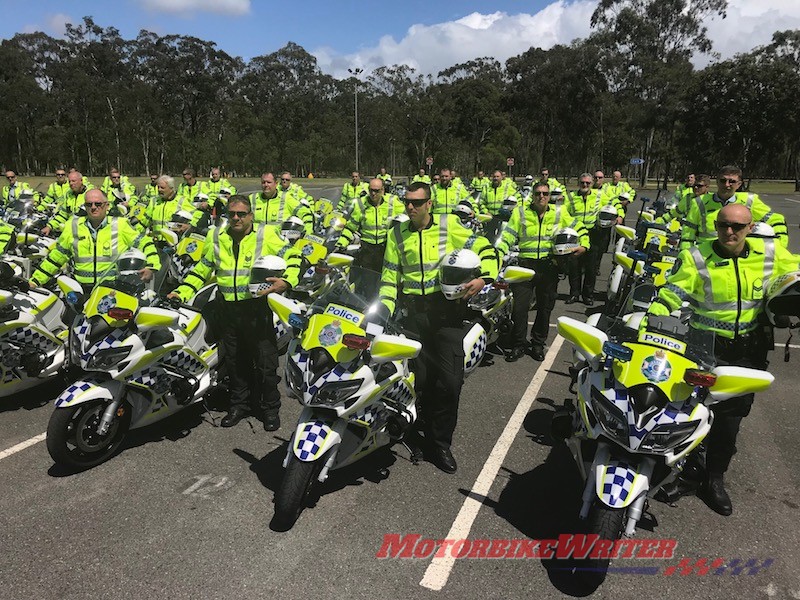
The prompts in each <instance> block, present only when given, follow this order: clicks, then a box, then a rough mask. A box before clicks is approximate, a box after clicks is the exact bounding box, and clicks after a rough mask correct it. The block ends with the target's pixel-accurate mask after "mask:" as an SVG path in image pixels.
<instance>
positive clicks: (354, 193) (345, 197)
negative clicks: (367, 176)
mask: <svg viewBox="0 0 800 600" xmlns="http://www.w3.org/2000/svg"><path fill="white" fill-rule="evenodd" d="M361 192H366V194H365V196H368V195H369V184H368V183H367V182H366V181H360V182H359V183H358V185H353V182H351V181H348V182H347V183H345V184H344V185H343V186H342V196H341V198H340V199H339V205H341V206H346V205H347V204H349V203H350V201H351V200H354V199H355V198H360V197H361ZM334 208H336V207H334Z"/></svg>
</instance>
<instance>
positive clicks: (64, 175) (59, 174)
mask: <svg viewBox="0 0 800 600" xmlns="http://www.w3.org/2000/svg"><path fill="white" fill-rule="evenodd" d="M66 176H67V174H66V173H56V177H66Z"/></svg>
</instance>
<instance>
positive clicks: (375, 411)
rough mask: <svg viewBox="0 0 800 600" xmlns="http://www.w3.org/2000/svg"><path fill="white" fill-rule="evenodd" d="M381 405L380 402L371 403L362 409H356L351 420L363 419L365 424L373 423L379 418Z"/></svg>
mask: <svg viewBox="0 0 800 600" xmlns="http://www.w3.org/2000/svg"><path fill="white" fill-rule="evenodd" d="M381 408H382V407H381V406H380V405H378V404H370V405H369V406H365V407H364V408H362V409H361V410H358V411H356V412H355V413H353V414H352V415H351V416H350V420H351V421H361V422H362V423H364V424H365V425H372V424H373V423H374V422H375V419H377V418H378V415H379V414H380V412H381Z"/></svg>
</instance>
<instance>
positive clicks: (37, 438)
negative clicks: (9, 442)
mask: <svg viewBox="0 0 800 600" xmlns="http://www.w3.org/2000/svg"><path fill="white" fill-rule="evenodd" d="M46 437H47V433H46V432H45V433H40V434H39V435H35V436H33V437H32V438H31V439H29V440H25V441H24V442H20V443H19V444H17V445H16V446H11V448H9V449H8V450H3V451H2V452H0V460H3V459H4V458H8V457H9V456H11V455H12V454H16V453H17V452H21V451H22V450H25V448H28V447H29V446H33V445H35V444H38V443H39V442H41V441H43V440H44V439H45V438H46Z"/></svg>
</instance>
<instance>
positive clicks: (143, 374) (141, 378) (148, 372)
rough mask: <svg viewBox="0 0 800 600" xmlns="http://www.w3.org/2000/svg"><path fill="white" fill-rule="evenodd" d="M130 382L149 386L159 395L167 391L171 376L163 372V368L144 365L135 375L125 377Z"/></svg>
mask: <svg viewBox="0 0 800 600" xmlns="http://www.w3.org/2000/svg"><path fill="white" fill-rule="evenodd" d="M127 380H128V381H129V382H131V383H137V384H139V385H143V386H145V387H148V388H150V389H151V390H152V391H153V392H154V393H155V394H157V395H160V394H163V393H164V392H165V391H167V388H168V387H169V383H170V381H171V380H172V377H169V376H168V375H166V373H164V369H162V368H160V367H158V366H155V367H146V368H144V369H143V370H141V371H139V372H138V373H136V374H135V375H131V376H129V377H128V378H127Z"/></svg>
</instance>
